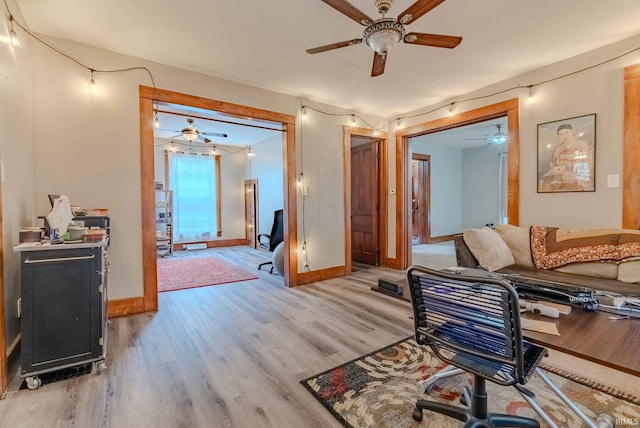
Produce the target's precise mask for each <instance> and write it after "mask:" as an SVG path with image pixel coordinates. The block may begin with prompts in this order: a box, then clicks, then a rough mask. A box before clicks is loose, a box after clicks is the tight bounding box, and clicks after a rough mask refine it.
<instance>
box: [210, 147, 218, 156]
mask: <svg viewBox="0 0 640 428" xmlns="http://www.w3.org/2000/svg"><path fill="white" fill-rule="evenodd" d="M211 154H212V155H214V156H216V155H217V154H218V152H217V151H216V146H213V149H212V150H211Z"/></svg>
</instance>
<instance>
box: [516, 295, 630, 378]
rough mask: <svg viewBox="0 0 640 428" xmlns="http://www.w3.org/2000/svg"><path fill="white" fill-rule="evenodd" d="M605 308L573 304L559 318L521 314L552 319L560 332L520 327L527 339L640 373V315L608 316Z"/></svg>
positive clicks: (600, 362)
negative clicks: (603, 309)
mask: <svg viewBox="0 0 640 428" xmlns="http://www.w3.org/2000/svg"><path fill="white" fill-rule="evenodd" d="M610 316H618V315H615V314H611V313H608V312H601V311H596V312H588V311H584V310H582V309H578V308H573V309H572V310H571V313H569V314H568V315H562V314H561V315H560V318H559V319H557V320H554V319H553V318H548V317H543V316H537V315H533V314H530V313H526V314H523V315H522V317H523V318H531V319H539V320H543V321H553V322H555V323H556V325H557V326H558V331H559V332H560V336H554V335H551V334H544V333H537V332H534V331H528V330H523V331H522V333H523V335H524V337H525V338H527V339H528V340H529V341H531V342H534V343H537V344H538V345H541V346H544V347H547V348H551V349H556V350H558V351H561V352H565V353H567V354H571V355H575V356H576V357H580V358H584V359H585V360H589V361H593V362H594V363H598V364H601V365H603V366H607V367H611V368H614V369H616V370H620V371H623V372H626V373H630V374H633V375H635V376H640V352H639V350H638V346H639V345H640V319H637V318H631V319H628V320H618V321H613V320H610V319H609V317H610Z"/></svg>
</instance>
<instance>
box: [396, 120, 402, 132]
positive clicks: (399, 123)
mask: <svg viewBox="0 0 640 428" xmlns="http://www.w3.org/2000/svg"><path fill="white" fill-rule="evenodd" d="M396 129H402V119H400V118H398V123H396Z"/></svg>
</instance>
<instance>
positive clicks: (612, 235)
mask: <svg viewBox="0 0 640 428" xmlns="http://www.w3.org/2000/svg"><path fill="white" fill-rule="evenodd" d="M529 234H530V242H531V256H532V258H533V264H534V265H535V267H537V268H538V269H555V268H557V267H560V266H564V265H567V264H569V263H577V262H597V261H606V262H612V263H622V262H624V261H627V259H630V258H640V230H630V229H590V230H562V229H559V228H557V227H544V226H531V228H530V229H529Z"/></svg>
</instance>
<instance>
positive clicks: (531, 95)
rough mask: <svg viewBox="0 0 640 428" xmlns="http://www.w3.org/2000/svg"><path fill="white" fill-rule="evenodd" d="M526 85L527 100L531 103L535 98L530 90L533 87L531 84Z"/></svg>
mask: <svg viewBox="0 0 640 428" xmlns="http://www.w3.org/2000/svg"><path fill="white" fill-rule="evenodd" d="M527 87H528V88H529V98H528V100H529V102H530V103H532V102H533V101H534V100H535V97H534V95H533V92H532V91H531V89H532V88H533V85H529V86H527Z"/></svg>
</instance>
